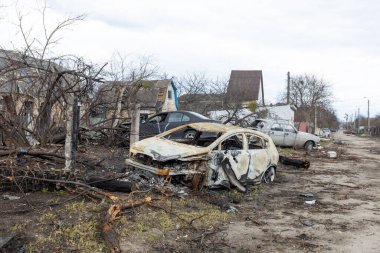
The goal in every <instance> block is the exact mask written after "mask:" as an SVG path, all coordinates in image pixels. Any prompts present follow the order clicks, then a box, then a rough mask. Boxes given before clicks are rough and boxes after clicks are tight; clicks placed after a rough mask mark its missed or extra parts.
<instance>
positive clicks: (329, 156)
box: [326, 151, 338, 159]
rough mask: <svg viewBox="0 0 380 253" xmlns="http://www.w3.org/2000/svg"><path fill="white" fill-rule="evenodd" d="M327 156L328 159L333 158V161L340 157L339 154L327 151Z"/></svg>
mask: <svg viewBox="0 0 380 253" xmlns="http://www.w3.org/2000/svg"><path fill="white" fill-rule="evenodd" d="M326 156H327V157H328V158H332V159H335V158H337V157H338V154H337V153H336V151H327V152H326Z"/></svg>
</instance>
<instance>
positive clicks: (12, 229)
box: [9, 223, 26, 233]
mask: <svg viewBox="0 0 380 253" xmlns="http://www.w3.org/2000/svg"><path fill="white" fill-rule="evenodd" d="M25 226H26V224H25V223H16V224H14V225H13V226H12V227H10V228H9V231H10V232H11V233H15V232H20V231H22V230H23V229H24V228H25Z"/></svg>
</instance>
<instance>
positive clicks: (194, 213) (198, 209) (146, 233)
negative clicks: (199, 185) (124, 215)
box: [118, 197, 230, 241]
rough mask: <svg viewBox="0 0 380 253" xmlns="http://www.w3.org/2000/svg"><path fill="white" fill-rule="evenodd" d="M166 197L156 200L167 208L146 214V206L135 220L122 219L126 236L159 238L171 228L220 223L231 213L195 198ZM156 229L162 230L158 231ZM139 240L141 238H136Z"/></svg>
mask: <svg viewBox="0 0 380 253" xmlns="http://www.w3.org/2000/svg"><path fill="white" fill-rule="evenodd" d="M171 203H172V202H171V201H168V200H163V201H162V202H161V203H156V205H157V206H160V207H162V208H165V209H166V210H167V212H166V211H164V210H158V209H153V210H150V211H149V212H148V213H147V210H146V209H141V208H137V210H136V211H137V212H136V213H135V217H134V220H133V221H132V220H130V219H128V220H127V221H126V223H124V220H123V219H120V220H119V224H118V225H119V226H118V227H119V229H120V230H121V234H123V235H124V236H130V237H133V238H140V239H141V240H147V241H157V240H159V239H162V237H163V236H165V233H168V232H169V231H171V230H175V229H180V228H189V226H195V227H197V228H202V229H203V228H209V227H210V226H215V225H217V224H220V223H221V222H225V221H226V220H227V219H228V217H229V215H230V214H229V213H226V212H224V211H221V210H220V208H219V207H217V206H214V205H211V204H206V203H204V202H201V201H199V200H197V199H194V198H191V197H189V198H186V199H175V202H174V204H173V205H171ZM157 230H159V231H161V232H162V234H161V233H157ZM137 240H138V239H137Z"/></svg>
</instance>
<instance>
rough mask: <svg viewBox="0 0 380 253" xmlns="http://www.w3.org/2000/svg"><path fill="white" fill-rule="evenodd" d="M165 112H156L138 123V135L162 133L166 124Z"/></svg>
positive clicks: (149, 135)
mask: <svg viewBox="0 0 380 253" xmlns="http://www.w3.org/2000/svg"><path fill="white" fill-rule="evenodd" d="M166 118H167V113H160V114H157V115H155V116H153V117H151V118H149V119H148V120H146V121H145V122H144V123H141V124H140V137H141V138H148V137H151V136H154V135H157V134H159V133H162V132H163V131H162V130H163V129H164V127H165V124H166Z"/></svg>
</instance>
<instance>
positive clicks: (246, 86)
mask: <svg viewBox="0 0 380 253" xmlns="http://www.w3.org/2000/svg"><path fill="white" fill-rule="evenodd" d="M227 96H228V99H229V102H230V103H242V104H243V106H244V105H245V106H246V107H248V104H249V103H250V102H252V101H255V102H256V103H258V104H259V105H262V106H265V102H264V101H265V100H264V83H263V72H262V71H261V70H232V71H231V76H230V80H229V83H228V88H227Z"/></svg>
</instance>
